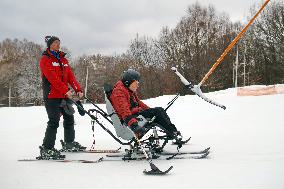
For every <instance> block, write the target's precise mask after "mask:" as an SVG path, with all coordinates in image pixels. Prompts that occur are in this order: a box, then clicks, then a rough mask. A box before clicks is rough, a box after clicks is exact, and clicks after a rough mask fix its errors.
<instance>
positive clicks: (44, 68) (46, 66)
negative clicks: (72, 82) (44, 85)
mask: <svg viewBox="0 0 284 189" xmlns="http://www.w3.org/2000/svg"><path fill="white" fill-rule="evenodd" d="M40 69H41V72H42V74H43V75H44V76H45V77H46V79H47V80H48V81H49V82H50V84H51V85H52V86H53V87H54V88H55V89H56V90H58V91H60V92H61V93H62V94H64V95H65V94H66V93H67V92H68V86H66V85H65V84H64V83H63V82H62V81H61V80H60V79H59V78H58V76H57V74H56V72H55V71H54V69H53V67H52V65H51V63H50V62H49V60H48V58H47V57H45V56H43V57H42V58H41V60H40Z"/></svg>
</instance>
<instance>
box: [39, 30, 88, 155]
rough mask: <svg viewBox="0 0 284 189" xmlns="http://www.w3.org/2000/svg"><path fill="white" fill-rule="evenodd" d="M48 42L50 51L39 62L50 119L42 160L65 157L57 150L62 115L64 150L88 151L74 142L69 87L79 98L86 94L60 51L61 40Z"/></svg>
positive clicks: (46, 39)
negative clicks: (57, 134)
mask: <svg viewBox="0 0 284 189" xmlns="http://www.w3.org/2000/svg"><path fill="white" fill-rule="evenodd" d="M45 41H46V43H47V49H46V50H45V51H44V52H43V55H42V58H41V60H40V70H41V76H42V88H43V98H44V103H45V108H46V112H47V115H48V119H49V120H48V122H47V128H46V132H45V137H44V139H43V145H42V146H41V147H40V149H41V150H40V152H41V157H42V158H43V159H50V158H52V159H57V158H62V157H63V155H61V154H60V152H59V151H58V150H56V149H55V148H54V145H55V140H56V133H57V128H58V127H59V121H60V117H61V115H63V119H64V122H63V126H64V142H65V143H64V144H65V146H64V147H65V148H66V149H69V150H70V151H79V150H84V149H85V147H83V146H81V145H80V144H79V143H78V142H75V141H74V139H75V130H74V116H73V113H74V109H73V108H72V105H70V101H69V100H68V99H69V98H71V96H72V92H71V91H70V89H69V87H68V84H69V85H70V86H71V87H72V88H73V89H74V91H75V92H76V94H77V95H78V96H79V97H80V98H82V97H83V96H84V95H83V93H82V90H81V87H80V85H79V83H78V82H77V81H76V79H75V77H74V74H73V72H72V70H71V68H70V66H69V63H68V60H67V59H66V58H65V55H66V54H65V53H64V52H61V51H60V40H59V38H58V37H55V36H47V37H46V38H45Z"/></svg>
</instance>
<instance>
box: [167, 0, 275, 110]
mask: <svg viewBox="0 0 284 189" xmlns="http://www.w3.org/2000/svg"><path fill="white" fill-rule="evenodd" d="M269 1H270V0H266V1H265V2H264V3H263V5H262V6H261V7H260V9H259V10H258V11H257V13H256V14H255V15H254V16H253V18H252V19H251V20H250V21H249V22H248V24H247V25H246V26H245V27H244V28H243V29H242V30H241V31H240V33H239V34H238V35H237V36H236V37H235V39H234V40H233V41H232V42H231V43H230V44H229V46H228V47H227V48H226V49H225V51H224V52H223V53H222V55H221V56H220V57H219V58H218V59H217V61H216V62H215V63H214V64H213V66H212V67H211V69H210V70H209V71H208V73H207V74H206V75H205V76H204V77H203V79H202V80H201V81H200V83H199V84H198V85H193V84H192V83H191V82H189V81H187V80H186V79H185V78H184V77H183V76H182V75H181V74H180V73H179V72H178V71H177V68H176V67H172V70H173V71H174V72H175V73H176V74H177V76H178V77H179V78H180V80H181V82H182V83H183V84H185V86H187V87H188V88H189V89H190V90H191V91H192V92H194V93H195V94H196V95H198V96H199V97H200V98H202V99H203V100H205V101H207V102H209V103H210V104H213V105H215V106H218V107H220V108H223V109H224V110H225V109H226V106H224V105H221V104H218V103H217V102H214V101H213V100H211V99H209V98H207V97H206V96H205V95H204V94H203V93H202V91H201V89H200V86H201V85H202V84H203V83H204V82H205V81H206V80H207V79H208V78H209V76H210V75H211V74H212V73H213V72H214V70H215V69H216V68H217V66H218V65H219V64H220V63H221V62H222V61H223V60H224V58H225V57H226V55H227V54H228V52H229V51H230V50H231V49H232V48H233V47H234V46H235V44H236V43H237V42H238V41H239V40H240V39H241V37H242V36H243V35H244V34H245V32H246V31H247V30H248V28H249V27H250V26H251V25H252V23H253V22H254V20H255V19H256V18H257V17H258V15H259V14H260V13H261V12H262V11H263V9H264V8H265V7H266V5H267V4H268V3H269Z"/></svg>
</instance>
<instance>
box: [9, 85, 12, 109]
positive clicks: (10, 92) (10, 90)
mask: <svg viewBox="0 0 284 189" xmlns="http://www.w3.org/2000/svg"><path fill="white" fill-rule="evenodd" d="M11 94H12V89H11V85H10V84H9V95H8V100H9V107H11V98H12V97H11Z"/></svg>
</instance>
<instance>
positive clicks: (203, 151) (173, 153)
mask: <svg viewBox="0 0 284 189" xmlns="http://www.w3.org/2000/svg"><path fill="white" fill-rule="evenodd" d="M209 150H210V147H208V148H206V149H204V150H201V151H190V152H162V153H161V154H160V155H175V154H177V155H185V154H204V153H207V152H208V151H209Z"/></svg>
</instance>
